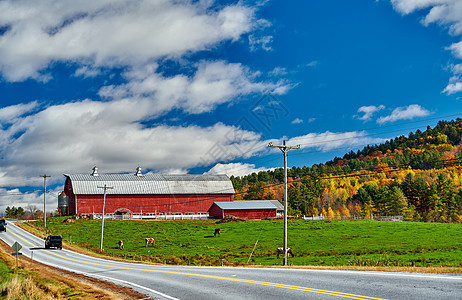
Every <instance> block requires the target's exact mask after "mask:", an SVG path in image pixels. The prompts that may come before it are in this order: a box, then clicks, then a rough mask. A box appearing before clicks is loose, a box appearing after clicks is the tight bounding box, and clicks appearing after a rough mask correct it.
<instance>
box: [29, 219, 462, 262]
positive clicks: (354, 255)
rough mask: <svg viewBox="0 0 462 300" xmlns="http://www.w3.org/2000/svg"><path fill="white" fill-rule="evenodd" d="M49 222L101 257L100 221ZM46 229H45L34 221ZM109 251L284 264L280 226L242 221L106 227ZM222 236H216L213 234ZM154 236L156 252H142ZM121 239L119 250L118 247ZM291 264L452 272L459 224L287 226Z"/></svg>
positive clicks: (460, 251)
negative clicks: (279, 255)
mask: <svg viewBox="0 0 462 300" xmlns="http://www.w3.org/2000/svg"><path fill="white" fill-rule="evenodd" d="M63 220H64V218H62V217H60V218H51V219H49V220H48V222H47V229H48V231H49V232H50V233H52V234H60V235H61V236H62V237H63V239H64V241H65V242H72V243H73V244H77V245H79V246H83V247H85V248H89V249H91V250H94V251H97V250H98V249H99V245H100V233H101V221H78V222H76V223H63V222H62V221H63ZM33 224H34V225H35V226H36V227H37V228H39V229H43V223H41V222H35V223H33ZM104 224H105V226H104V247H103V248H104V249H105V251H106V252H107V253H108V254H109V255H114V256H116V255H126V256H128V257H131V258H132V257H133V256H135V259H139V257H140V256H142V257H144V259H145V260H146V259H147V258H149V259H150V260H151V261H154V262H159V263H164V262H165V263H170V264H191V265H199V264H201V265H209V264H211V265H220V264H222V262H223V264H232V265H239V264H246V263H247V261H248V259H249V256H250V254H251V253H252V250H253V248H254V246H255V243H256V242H257V241H258V243H257V245H256V247H255V251H254V253H253V255H252V258H251V259H250V264H257V265H258V264H261V265H280V264H281V260H282V259H277V257H276V248H277V247H278V246H282V235H283V223H282V221H280V220H276V221H266V220H264V221H245V222H228V223H221V224H217V221H215V220H200V221H105V222H104ZM215 228H221V236H220V237H218V236H217V237H214V236H213V233H214V229H215ZM146 237H153V238H154V239H155V240H156V244H155V247H151V246H148V247H145V243H144V239H145V238H146ZM119 240H123V241H124V245H125V249H124V250H119V249H118V245H117V242H118V241H119ZM288 246H289V247H291V248H292V250H293V252H294V253H295V255H296V256H295V257H294V258H289V264H292V265H327V266H340V265H360V266H364V265H366V266H411V265H412V264H413V263H414V264H415V266H424V267H429V266H447V267H461V263H462V225H461V224H444V223H412V222H379V221H304V220H290V221H289V223H288Z"/></svg>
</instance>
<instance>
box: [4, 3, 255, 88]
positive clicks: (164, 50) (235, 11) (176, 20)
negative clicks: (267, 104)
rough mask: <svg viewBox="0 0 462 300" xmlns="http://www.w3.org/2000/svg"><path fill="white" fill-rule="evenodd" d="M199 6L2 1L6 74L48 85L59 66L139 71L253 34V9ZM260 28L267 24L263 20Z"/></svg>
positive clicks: (19, 79) (231, 6)
mask: <svg viewBox="0 0 462 300" xmlns="http://www.w3.org/2000/svg"><path fill="white" fill-rule="evenodd" d="M205 3H206V2H205V1H198V2H196V3H190V2H180V1H171V0H158V1H148V0H143V1H135V2H133V1H128V0H115V1H109V0H101V1H90V0H82V1H78V2H76V1H71V0H61V1H59V3H56V2H55V1H52V0H44V1H34V0H24V1H13V0H6V1H1V2H0V27H4V28H8V30H6V32H5V33H3V34H2V35H1V36H0V58H1V59H0V71H1V72H2V74H3V76H4V77H5V78H6V79H7V80H10V81H21V80H25V79H27V78H35V79H42V80H46V79H48V77H47V76H49V74H44V73H43V71H44V70H45V69H46V68H47V67H48V66H49V64H50V63H54V62H76V63H79V64H84V65H91V66H93V67H95V66H96V67H98V66H103V67H113V66H138V65H142V64H145V63H146V62H148V61H150V60H152V59H159V58H163V57H170V58H175V57H180V56H182V55H184V54H187V53H190V52H196V51H201V50H207V49H210V48H211V47H213V46H214V45H216V44H217V43H219V42H222V41H224V40H231V41H235V40H237V39H238V38H240V37H241V35H243V34H245V33H248V32H250V31H251V30H252V29H253V28H255V27H256V26H258V25H257V23H258V21H259V20H255V17H254V8H250V7H247V6H245V5H242V4H236V5H230V6H225V7H223V8H221V9H209V7H208V6H207V5H206V4H205ZM260 23H261V22H260Z"/></svg>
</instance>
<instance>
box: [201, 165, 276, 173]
mask: <svg viewBox="0 0 462 300" xmlns="http://www.w3.org/2000/svg"><path fill="white" fill-rule="evenodd" d="M268 170H270V169H267V168H255V165H254V164H245V163H229V164H216V165H215V166H214V167H213V168H211V169H210V170H209V171H208V172H206V173H205V174H226V175H228V176H246V175H249V174H252V173H258V172H261V171H268Z"/></svg>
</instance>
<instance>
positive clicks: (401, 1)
mask: <svg viewBox="0 0 462 300" xmlns="http://www.w3.org/2000/svg"><path fill="white" fill-rule="evenodd" d="M391 2H392V4H393V7H394V8H395V9H396V10H397V11H398V12H400V13H402V14H410V13H412V12H415V11H417V10H422V9H428V8H430V10H429V11H428V13H427V14H426V16H425V18H423V20H422V23H423V24H424V25H425V26H428V25H430V24H432V23H436V24H439V25H441V26H443V27H445V28H447V29H448V32H449V33H450V34H451V35H454V36H458V35H461V34H462V1H460V0H391ZM447 49H448V50H450V51H451V52H452V54H453V55H454V56H455V57H456V58H462V42H458V43H453V44H452V45H450V46H449V47H447ZM454 74H456V73H454ZM461 84H462V79H461V78H460V73H458V75H457V78H456V80H454V78H453V79H452V82H450V83H449V84H448V85H447V86H446V88H445V89H444V90H443V93H446V94H448V95H451V94H454V93H457V92H460V91H461V88H460V86H461Z"/></svg>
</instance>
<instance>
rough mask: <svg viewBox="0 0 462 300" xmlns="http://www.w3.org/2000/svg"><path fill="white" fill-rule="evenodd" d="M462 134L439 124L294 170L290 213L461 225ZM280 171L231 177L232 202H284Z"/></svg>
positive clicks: (461, 122)
mask: <svg viewBox="0 0 462 300" xmlns="http://www.w3.org/2000/svg"><path fill="white" fill-rule="evenodd" d="M461 138H462V119H457V120H455V121H440V122H438V124H437V125H436V126H435V127H434V128H430V127H427V130H426V131H424V132H421V131H419V130H418V131H416V132H415V133H412V132H411V133H410V134H409V136H408V137H404V136H400V137H397V138H395V139H392V140H389V141H387V142H385V143H384V144H380V145H374V146H366V147H364V149H362V150H361V151H359V150H358V151H357V152H353V151H350V152H349V153H347V154H345V155H344V156H343V158H338V157H336V158H334V159H333V160H332V161H328V162H326V163H325V164H315V165H313V166H312V167H307V166H304V167H293V168H291V169H289V170H288V176H289V180H288V181H289V190H288V200H289V203H288V205H289V213H290V214H292V215H308V216H312V215H315V216H317V215H323V216H327V217H332V218H339V217H370V218H373V217H374V216H392V215H402V216H404V218H405V219H406V220H418V221H436V222H461V219H462V188H460V187H461V178H462V167H461V166H460V165H461V162H462V157H461V146H460V144H461ZM283 176H284V174H283V169H282V168H278V169H275V170H270V171H262V172H259V173H253V174H250V175H247V176H243V177H233V176H232V177H231V180H232V182H233V184H234V187H235V189H236V190H237V195H236V199H237V200H239V199H282V198H283V187H282V182H283Z"/></svg>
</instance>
